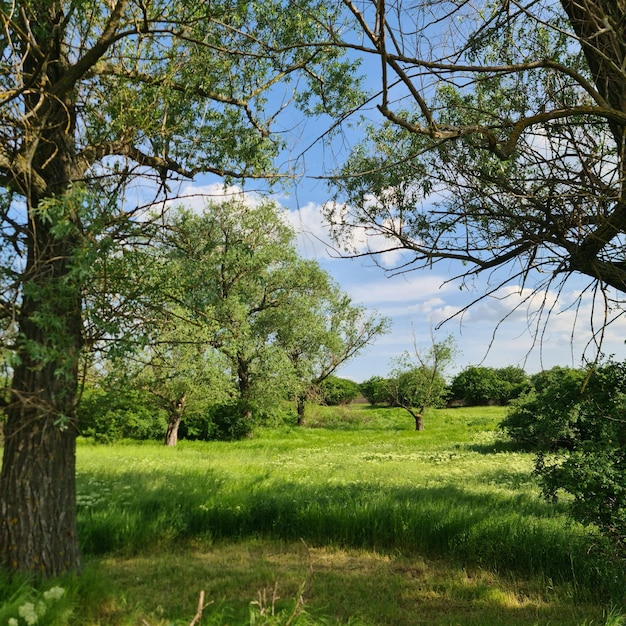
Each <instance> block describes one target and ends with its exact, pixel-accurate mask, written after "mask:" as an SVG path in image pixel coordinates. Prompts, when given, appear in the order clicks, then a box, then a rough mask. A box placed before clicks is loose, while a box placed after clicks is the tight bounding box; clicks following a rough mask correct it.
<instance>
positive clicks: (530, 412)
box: [501, 367, 589, 451]
mask: <svg viewBox="0 0 626 626" xmlns="http://www.w3.org/2000/svg"><path fill="white" fill-rule="evenodd" d="M588 375H589V372H587V371H585V370H577V369H571V368H564V367H554V368H552V369H550V370H547V371H543V372H540V373H538V374H535V375H533V376H532V377H531V381H532V388H531V389H530V390H529V391H528V392H527V393H526V394H524V395H522V396H521V397H520V398H518V399H517V400H515V401H513V402H512V403H511V406H510V408H509V411H508V413H507V417H506V418H505V419H504V420H503V421H502V424H501V427H502V428H503V430H504V431H505V432H506V434H507V435H508V436H509V437H511V439H512V440H513V441H514V442H516V443H518V444H520V445H523V446H526V447H528V448H530V449H534V450H542V451H550V450H556V449H558V448H563V447H568V448H572V447H574V446H576V444H577V442H579V441H581V440H582V439H584V438H586V436H587V432H586V429H585V426H584V423H583V421H581V413H580V410H581V403H583V402H585V398H586V397H587V395H586V394H583V389H585V387H586V383H587V377H588ZM587 393H588V391H587Z"/></svg>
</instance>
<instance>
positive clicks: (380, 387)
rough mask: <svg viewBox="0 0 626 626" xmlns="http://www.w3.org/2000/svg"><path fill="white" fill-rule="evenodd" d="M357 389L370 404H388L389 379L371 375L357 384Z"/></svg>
mask: <svg viewBox="0 0 626 626" xmlns="http://www.w3.org/2000/svg"><path fill="white" fill-rule="evenodd" d="M359 390H360V391H361V393H362V394H363V396H364V397H365V399H366V400H367V401H368V402H369V403H370V404H390V394H389V381H388V380H387V379H386V378H383V377H382V376H372V377H371V378H369V379H368V380H366V381H364V382H362V383H361V384H360V385H359Z"/></svg>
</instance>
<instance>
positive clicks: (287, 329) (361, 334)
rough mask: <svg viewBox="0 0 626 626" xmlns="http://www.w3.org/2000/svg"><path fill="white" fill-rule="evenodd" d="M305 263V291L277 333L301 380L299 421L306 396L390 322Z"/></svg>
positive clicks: (314, 393)
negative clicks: (358, 302) (307, 290)
mask: <svg viewBox="0 0 626 626" xmlns="http://www.w3.org/2000/svg"><path fill="white" fill-rule="evenodd" d="M308 269H309V271H310V272H309V274H308V277H306V278H305V277H304V276H303V279H304V281H305V283H306V284H307V285H308V287H309V290H310V291H309V292H307V297H305V298H300V299H296V298H292V305H293V307H294V308H293V309H291V310H290V315H289V317H288V318H284V319H282V320H281V321H280V322H278V323H277V328H278V329H279V330H278V334H277V339H278V341H279V342H280V344H281V346H283V348H284V350H285V351H286V353H287V356H288V358H289V360H290V361H291V363H292V366H293V368H294V372H295V375H296V377H297V380H298V381H299V386H298V391H297V393H296V410H297V414H298V425H300V426H302V425H304V424H305V422H306V401H307V400H308V399H311V398H315V397H316V396H317V390H318V388H319V387H320V385H323V384H324V381H326V380H327V379H328V378H329V377H331V376H333V374H335V372H337V370H338V369H339V367H340V366H341V365H343V364H344V363H347V362H348V361H349V360H350V359H352V358H353V357H354V356H356V355H357V354H359V353H360V352H361V351H362V350H363V349H364V348H366V347H367V346H368V345H369V344H371V343H372V342H373V341H374V340H375V339H376V338H377V337H378V336H379V335H381V334H384V333H386V332H387V331H388V328H389V320H388V319H387V318H385V317H380V316H379V315H378V314H377V313H375V312H368V311H367V310H366V309H365V308H364V307H363V306H359V305H356V304H354V303H353V302H352V300H351V298H350V297H349V296H348V295H347V294H346V293H344V292H343V291H342V290H341V289H340V288H339V286H338V285H337V284H336V283H335V282H334V281H332V280H331V279H330V277H329V276H328V275H327V274H326V273H325V272H321V270H320V268H319V266H318V265H317V264H311V263H310V262H309V263H308Z"/></svg>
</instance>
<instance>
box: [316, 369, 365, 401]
mask: <svg viewBox="0 0 626 626" xmlns="http://www.w3.org/2000/svg"><path fill="white" fill-rule="evenodd" d="M319 389H320V391H321V394H322V399H323V401H324V403H325V404H327V405H329V406H337V405H339V404H350V402H352V400H355V399H356V398H358V396H359V393H360V391H359V384H358V383H355V382H354V381H353V380H348V379H347V378H338V377H337V376H327V377H326V378H325V379H324V380H323V381H322V382H321V383H320V384H319Z"/></svg>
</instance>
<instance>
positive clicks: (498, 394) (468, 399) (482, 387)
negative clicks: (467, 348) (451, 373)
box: [450, 366, 530, 406]
mask: <svg viewBox="0 0 626 626" xmlns="http://www.w3.org/2000/svg"><path fill="white" fill-rule="evenodd" d="M529 385H530V381H529V380H528V376H527V375H526V373H525V372H524V370H523V369H522V368H520V367H514V366H509V367H504V368H499V369H496V368H492V367H483V366H480V367H479V366H470V367H467V368H465V369H464V370H463V371H462V372H459V373H458V374H457V375H456V376H455V377H454V378H453V379H452V382H451V384H450V391H451V393H452V396H453V397H454V398H456V399H458V400H463V401H464V402H465V403H467V404H469V405H473V406H479V405H481V404H482V405H484V404H489V403H490V402H496V403H498V404H507V403H508V402H509V401H510V400H512V399H513V398H516V397H518V396H519V395H520V394H522V393H523V392H524V391H525V390H527V389H528V388H529Z"/></svg>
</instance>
